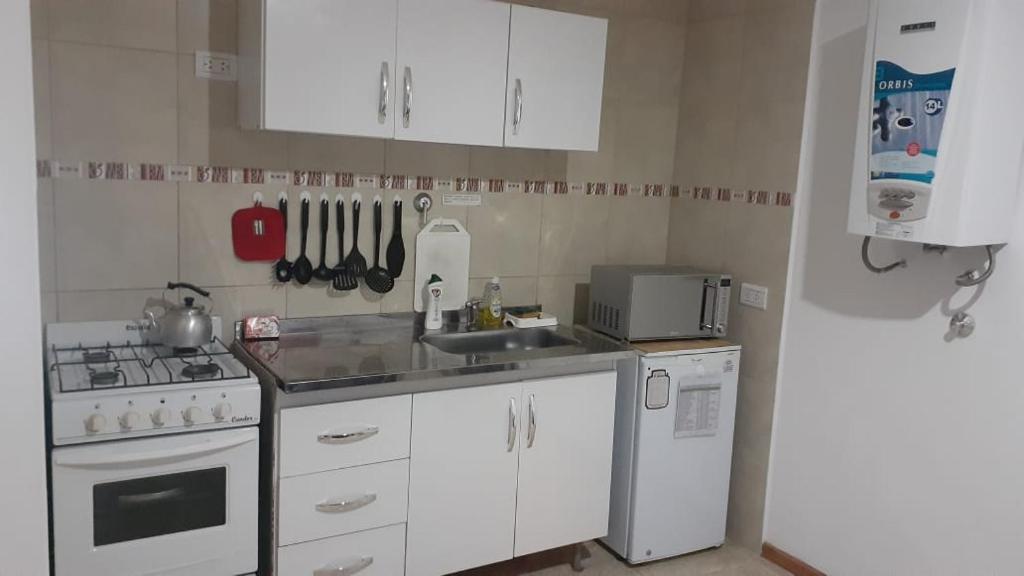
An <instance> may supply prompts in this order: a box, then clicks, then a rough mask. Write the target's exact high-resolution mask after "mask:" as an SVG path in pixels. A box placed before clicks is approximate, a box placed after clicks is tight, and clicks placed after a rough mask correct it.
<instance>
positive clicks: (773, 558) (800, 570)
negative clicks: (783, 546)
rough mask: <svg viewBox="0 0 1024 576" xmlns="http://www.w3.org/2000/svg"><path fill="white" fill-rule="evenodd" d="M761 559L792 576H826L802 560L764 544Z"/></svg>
mask: <svg viewBox="0 0 1024 576" xmlns="http://www.w3.org/2000/svg"><path fill="white" fill-rule="evenodd" d="M761 557H762V558H764V559H765V560H767V561H769V562H771V563H772V564H775V565H777V566H781V567H782V568H785V569H786V570H789V571H790V572H792V573H793V576H828V575H827V574H825V573H824V572H822V571H821V570H818V569H817V568H815V567H814V566H811V565H810V564H808V563H806V562H804V561H803V560H801V559H799V558H797V557H796V556H793V555H792V554H789V553H788V552H784V551H783V550H780V549H778V548H776V547H775V546H772V545H771V544H769V543H767V542H765V543H764V544H762V545H761Z"/></svg>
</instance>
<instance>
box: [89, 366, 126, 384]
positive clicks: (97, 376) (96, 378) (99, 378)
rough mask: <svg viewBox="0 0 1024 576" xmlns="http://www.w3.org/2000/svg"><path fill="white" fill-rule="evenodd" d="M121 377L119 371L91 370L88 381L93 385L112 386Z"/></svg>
mask: <svg viewBox="0 0 1024 576" xmlns="http://www.w3.org/2000/svg"><path fill="white" fill-rule="evenodd" d="M120 379H121V373H120V371H111V370H106V371H103V372H91V373H90V374H89V382H90V383H91V384H92V385H93V386H113V385H114V384H117V382H118V380H120Z"/></svg>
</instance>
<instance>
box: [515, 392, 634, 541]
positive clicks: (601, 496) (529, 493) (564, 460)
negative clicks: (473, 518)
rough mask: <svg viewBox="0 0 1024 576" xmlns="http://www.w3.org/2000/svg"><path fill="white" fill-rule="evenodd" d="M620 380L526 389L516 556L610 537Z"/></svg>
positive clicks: (517, 510) (517, 504)
mask: <svg viewBox="0 0 1024 576" xmlns="http://www.w3.org/2000/svg"><path fill="white" fill-rule="evenodd" d="M615 378H616V377H615V373H614V372H604V373H600V374H585V375H581V376H569V377H563V378H552V379H544V380H531V381H527V382H524V383H523V404H524V410H525V416H524V425H523V427H522V430H521V437H522V443H521V444H520V448H519V491H518V497H517V498H516V546H515V555H516V556H523V555H526V554H532V553H534V552H539V551H541V550H547V549H549V548H555V547H557V546H564V545H566V544H572V543H574V542H582V541H584V540H590V539H592V538H598V537H601V536H604V535H605V534H607V533H608V504H609V494H610V493H611V480H612V475H611V470H612V433H613V431H614V424H615Z"/></svg>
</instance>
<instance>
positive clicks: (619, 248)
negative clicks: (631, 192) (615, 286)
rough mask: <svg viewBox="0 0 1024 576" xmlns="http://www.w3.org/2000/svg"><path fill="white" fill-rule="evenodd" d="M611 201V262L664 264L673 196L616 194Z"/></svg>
mask: <svg viewBox="0 0 1024 576" xmlns="http://www.w3.org/2000/svg"><path fill="white" fill-rule="evenodd" d="M609 203H610V208H609V216H608V230H607V239H608V264H664V263H665V254H666V250H667V249H668V223H669V217H670V215H671V210H670V208H671V201H670V199H669V198H638V197H625V198H623V197H613V198H611V199H610V200H609Z"/></svg>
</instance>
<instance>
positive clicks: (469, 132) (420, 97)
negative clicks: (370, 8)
mask: <svg viewBox="0 0 1024 576" xmlns="http://www.w3.org/2000/svg"><path fill="white" fill-rule="evenodd" d="M508 22H509V5H508V3H506V2H496V1H493V0H400V1H399V6H398V69H397V71H396V77H397V82H398V102H397V104H398V108H397V116H396V117H395V137H396V138H398V139H399V140H418V141H422V142H449V143H454V144H479V145H487V146H501V142H502V130H503V125H504V117H505V111H504V110H505V74H506V72H505V70H506V66H507V64H508Z"/></svg>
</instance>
